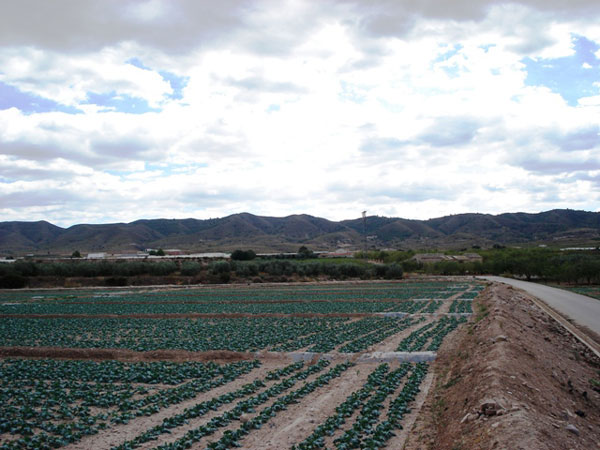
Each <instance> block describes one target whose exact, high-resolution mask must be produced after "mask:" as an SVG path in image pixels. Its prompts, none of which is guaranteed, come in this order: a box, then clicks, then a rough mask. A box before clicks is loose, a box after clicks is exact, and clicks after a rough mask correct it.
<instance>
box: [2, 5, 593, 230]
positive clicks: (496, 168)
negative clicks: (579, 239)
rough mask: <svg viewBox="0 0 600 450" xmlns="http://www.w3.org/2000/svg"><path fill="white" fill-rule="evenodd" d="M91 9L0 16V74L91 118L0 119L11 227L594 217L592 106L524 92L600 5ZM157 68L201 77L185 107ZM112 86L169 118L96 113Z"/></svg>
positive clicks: (15, 115)
mask: <svg viewBox="0 0 600 450" xmlns="http://www.w3.org/2000/svg"><path fill="white" fill-rule="evenodd" d="M28 1H31V0H28ZM62 1H64V2H66V1H67V0H62ZM24 3H27V2H24ZM81 4H84V5H86V6H85V7H82V6H81ZM81 4H80V3H78V2H75V3H73V5H72V6H73V8H72V9H71V10H68V12H67V13H65V16H64V17H61V18H57V20H58V22H59V23H60V24H61V26H62V27H63V28H64V29H63V30H62V31H61V32H58V31H57V30H56V26H58V25H56V24H53V23H52V24H50V25H49V27H48V28H47V29H38V28H36V21H35V20H32V22H31V24H30V23H27V24H26V25H27V26H26V27H25V28H26V29H24V30H15V29H14V28H15V26H13V25H10V24H8V23H7V21H6V20H5V19H0V25H2V24H4V25H6V26H9V28H11V29H12V33H10V32H8V31H6V30H4V31H0V67H2V72H1V73H0V81H3V82H4V83H8V84H10V85H13V86H16V87H18V88H19V89H20V90H21V91H23V92H28V93H32V94H35V95H38V96H41V97H44V98H48V99H52V100H54V101H56V102H59V103H61V104H65V105H72V106H74V107H77V108H80V109H81V110H82V111H83V113H82V114H76V115H73V114H65V113H59V112H47V113H37V114H27V113H25V112H21V111H19V110H18V109H15V108H11V109H4V110H0V204H1V205H2V206H1V207H0V213H2V214H3V217H5V218H6V220H9V219H22V220H36V219H41V218H44V219H49V220H51V221H55V222H57V223H60V224H62V225H65V224H71V223H75V222H82V221H116V220H119V221H128V220H135V219H138V218H152V217H199V218H206V217H216V216H223V215H226V214H231V213H236V212H240V211H249V212H252V213H255V214H268V215H285V214H292V213H309V214H314V215H320V216H324V217H327V218H331V219H344V218H351V217H356V216H357V215H358V214H359V213H360V211H362V210H363V209H365V208H367V209H368V210H369V211H370V213H373V214H385V215H394V216H403V217H410V218H429V217H436V216H440V215H443V214H452V213H459V212H476V211H479V212H492V213H498V212H505V211H514V210H517V209H518V210H522V211H539V210H540V209H550V208H553V207H563V206H571V207H581V208H585V209H598V207H600V186H599V184H598V183H594V182H592V181H590V180H589V179H588V178H589V177H591V176H592V175H591V174H592V173H595V172H594V171H598V170H600V166H598V164H599V163H598V160H597V158H596V156H595V154H596V153H597V150H598V149H597V147H598V141H597V140H596V136H595V135H594V124H597V123H600V104H599V102H598V99H597V96H589V97H586V98H582V99H580V100H579V104H578V106H575V107H573V106H569V105H568V104H567V103H566V101H565V100H564V99H563V98H562V97H561V96H560V95H559V94H556V93H553V92H552V91H551V90H550V89H549V88H544V87H530V86H526V85H525V79H526V76H527V74H526V72H525V65H524V64H523V63H522V59H523V57H524V56H530V57H532V58H546V59H547V58H558V57H563V56H568V55H572V54H573V52H574V48H573V40H572V36H571V33H572V32H574V31H576V30H581V29H590V30H591V29H592V28H593V22H594V23H595V21H594V19H595V18H596V17H597V16H598V14H599V8H598V7H597V6H594V5H591V4H590V5H589V8H588V9H586V4H585V3H584V2H579V1H575V2H573V3H572V4H570V5H565V4H563V3H559V2H554V1H551V2H545V3H542V2H538V1H527V2H520V3H517V2H513V3H509V4H505V3H502V4H500V3H497V2H492V1H489V2H480V3H474V2H463V1H460V2H453V3H452V4H448V5H445V6H444V5H437V6H436V8H434V7H433V6H432V5H431V4H429V3H423V4H419V5H416V4H415V3H414V2H405V1H380V2H361V1H345V2H332V1H331V2H319V3H313V2H304V1H288V2H285V3H284V4H279V3H276V2H269V1H268V2H257V3H254V4H247V3H244V2H236V1H226V2H219V3H215V4H213V3H206V4H205V3H203V2H200V3H198V2H193V1H191V0H190V1H184V2H178V3H172V2H164V1H163V2H161V1H157V0H152V1H146V2H134V1H128V2H112V1H110V2H107V3H106V5H107V6H106V10H103V11H101V12H100V15H99V16H96V15H94V16H92V12H94V13H98V11H95V8H94V7H92V6H91V3H85V2H81ZM30 6H31V5H30ZM121 8H122V9H121ZM10 9H11V10H12V14H13V15H14V16H15V17H16V18H17V19H18V18H21V19H19V20H21V22H19V20H15V21H14V22H15V23H20V24H21V25H22V26H23V20H24V19H22V14H23V11H21V10H20V7H17V6H14V5H12V6H11V7H10ZM582 11H584V13H582ZM116 12H119V15H118V17H116V16H115V21H114V22H113V23H112V24H111V26H110V27H108V29H103V28H102V27H100V25H99V24H100V20H101V19H102V18H103V17H104V19H106V17H112V16H111V14H115V13H116ZM121 13H122V14H121ZM401 18H406V20H405V19H402V20H400V19H401ZM196 19H197V20H199V22H198V23H197V24H196V26H192V22H193V21H194V20H196ZM396 19H398V20H396ZM2 20H4V22H2ZM77 21H82V23H84V24H86V25H87V26H88V27H87V29H88V34H89V35H88V36H87V40H86V38H85V37H86V35H85V33H84V32H83V28H82V27H81V26H80V25H76V22H77ZM77 23H78V22H77ZM307 24H308V25H307ZM38 25H39V24H38ZM575 25H577V27H575ZM580 25H581V27H579V26H580ZM69 26H70V28H69ZM586 26H587V28H586ZM0 28H1V27H0ZM49 29H51V31H53V33H54V34H52V35H50V33H49ZM151 31H153V32H151ZM586 36H588V38H589V39H592V38H593V37H594V36H595V35H592V34H590V35H586ZM176 38H178V39H176ZM597 38H598V39H600V36H597ZM161 39H163V40H161ZM77 40H83V41H82V42H77ZM132 58H136V59H137V60H139V61H141V62H142V63H143V64H144V65H145V66H147V67H149V68H150V70H145V69H142V68H139V67H135V66H134V65H132V64H129V63H127V61H129V60H131V59H132ZM160 71H168V72H172V73H175V74H177V75H178V76H185V77H188V78H189V79H188V82H187V85H186V86H185V87H184V88H183V90H182V97H183V98H181V99H172V98H170V97H169V96H170V94H172V93H173V89H172V87H171V85H170V84H169V83H168V81H166V80H165V78H164V77H163V76H161V74H160V73H159V72H160ZM111 92H114V93H115V95H117V96H119V95H120V96H129V97H137V98H140V99H143V100H145V101H146V102H147V103H148V105H149V106H150V107H155V108H158V109H160V111H157V112H151V113H146V114H126V113H124V112H114V111H113V112H100V111H101V110H103V109H105V108H102V107H100V106H97V105H96V106H94V105H86V104H85V103H84V102H85V101H86V98H88V97H89V96H90V93H111Z"/></svg>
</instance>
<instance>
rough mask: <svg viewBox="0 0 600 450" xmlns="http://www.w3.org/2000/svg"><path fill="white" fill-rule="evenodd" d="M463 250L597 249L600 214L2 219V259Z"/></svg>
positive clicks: (0, 228) (567, 210) (245, 215)
mask: <svg viewBox="0 0 600 450" xmlns="http://www.w3.org/2000/svg"><path fill="white" fill-rule="evenodd" d="M365 235H366V241H367V246H368V248H370V249H371V248H395V249H433V248H440V249H461V248H470V247H471V246H473V245H476V246H480V247H490V246H492V245H493V244H501V245H530V244H547V245H548V244H549V245H560V246H572V245H593V246H594V247H595V246H597V245H598V244H600V213H598V212H588V211H576V210H570V209H555V210H551V211H546V212H541V213H537V214H528V213H505V214H499V215H490V214H457V215H451V216H445V217H440V218H436V219H429V220H409V219H401V218H393V217H380V216H369V217H367V218H366V234H365V229H364V224H363V220H362V219H361V218H359V219H352V220H342V221H339V222H335V221H330V220H327V219H323V218H319V217H313V216H309V215H306V214H299V215H291V216H287V217H262V216H256V215H253V214H249V213H241V214H233V215H230V216H227V217H223V218H218V219H207V220H198V219H151V220H136V221H135V222H131V223H112V224H80V225H73V226H71V227H68V228H61V227H58V226H56V225H53V224H51V223H49V222H46V221H38V222H0V255H4V256H6V255H13V254H14V255H21V254H27V253H34V254H70V253H71V252H72V251H74V250H79V251H80V252H82V253H83V252H121V253H122V252H132V251H139V250H144V249H147V248H164V249H167V248H178V249H181V250H184V251H193V252H206V251H231V250H234V249H236V248H244V249H253V250H255V251H257V252H280V251H296V250H297V249H298V247H299V246H301V245H304V246H307V247H309V248H310V249H311V250H335V249H340V248H346V249H361V248H363V246H364V243H365Z"/></svg>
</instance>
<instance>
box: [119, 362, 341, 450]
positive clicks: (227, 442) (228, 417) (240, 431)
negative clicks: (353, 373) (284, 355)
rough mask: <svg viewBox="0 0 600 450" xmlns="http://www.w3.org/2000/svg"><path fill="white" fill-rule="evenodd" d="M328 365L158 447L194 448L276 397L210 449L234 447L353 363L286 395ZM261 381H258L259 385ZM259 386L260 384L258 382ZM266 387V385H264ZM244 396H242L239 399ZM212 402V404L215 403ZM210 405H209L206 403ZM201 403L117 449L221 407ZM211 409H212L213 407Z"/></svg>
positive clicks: (289, 380) (126, 449)
mask: <svg viewBox="0 0 600 450" xmlns="http://www.w3.org/2000/svg"><path fill="white" fill-rule="evenodd" d="M328 365H329V363H328V362H327V361H324V360H321V361H319V362H318V363H317V364H315V365H313V366H310V367H309V368H308V369H306V370H304V371H302V372H300V373H297V374H296V375H293V376H291V377H289V378H286V379H285V380H283V381H281V382H279V383H277V384H275V385H273V386H271V387H269V388H267V389H266V390H264V391H262V392H259V393H258V394H256V395H253V396H252V397H249V398H246V399H244V400H241V401H239V402H238V403H237V404H236V405H235V406H234V407H233V408H232V409H230V410H228V411H225V412H223V413H222V414H220V415H218V416H215V417H212V418H211V419H210V420H209V421H207V422H206V423H204V424H202V425H199V426H198V427H196V428H193V429H191V430H189V431H188V432H186V433H185V435H184V436H182V437H181V438H179V439H177V440H175V441H174V442H171V443H167V444H163V445H161V446H159V447H157V448H160V449H183V448H189V447H191V446H192V445H193V444H194V443H195V442H197V441H199V440H201V439H202V438H204V437H206V436H210V435H212V434H213V433H215V432H216V431H217V430H219V429H220V428H225V427H228V426H229V425H230V424H231V423H233V422H234V421H239V419H240V418H241V416H242V415H247V414H253V413H255V412H256V410H257V409H258V407H259V406H261V405H263V404H265V403H267V402H268V401H269V400H271V399H273V398H275V401H274V402H273V403H272V404H271V405H269V406H267V407H265V408H263V409H262V410H261V411H260V412H258V414H256V415H255V416H254V417H252V418H251V419H250V420H248V421H246V422H243V423H241V422H240V423H241V425H240V426H239V428H237V429H234V430H226V431H225V433H224V434H223V436H222V438H221V439H220V440H219V441H217V442H215V443H209V444H208V448H229V447H231V446H239V443H238V441H240V440H241V439H243V438H244V437H245V436H246V435H247V434H248V433H249V432H250V431H251V430H253V429H257V428H260V427H261V426H262V425H263V424H264V423H266V422H268V421H269V420H270V419H271V418H272V417H274V416H275V415H276V414H277V413H278V412H279V411H282V410H284V409H286V407H287V406H288V405H289V404H291V403H297V402H299V401H300V400H301V399H302V398H303V397H305V396H306V395H308V394H310V393H311V392H313V391H314V390H315V389H317V388H319V387H321V386H323V385H325V384H328V383H329V382H330V381H331V380H332V379H333V378H336V377H339V376H340V375H341V374H342V373H343V372H344V371H345V370H347V369H348V368H349V367H350V366H352V363H349V362H346V363H343V364H338V365H337V366H335V367H333V368H332V369H330V370H329V371H328V372H326V373H325V374H322V375H319V376H318V377H317V378H316V379H315V380H314V381H307V382H305V383H304V384H303V385H302V386H301V387H300V388H299V389H297V390H295V391H292V392H290V393H289V394H284V395H280V394H282V393H284V392H285V391H287V390H289V389H290V388H292V387H293V386H294V385H295V384H297V383H298V381H299V380H302V379H306V378H307V377H308V376H309V375H312V374H315V373H318V372H320V371H321V370H323V368H325V367H326V366H328ZM260 383H262V382H258V384H260ZM255 384H257V382H255ZM251 386H252V385H251ZM263 386H264V384H263ZM238 398H242V396H241V395H240V397H238ZM225 400H227V401H226V402H227V403H230V402H231V401H232V400H233V399H231V398H230V397H227V398H226V399H225ZM212 401H213V400H211V401H210V402H212ZM204 403H208V402H204ZM204 403H202V404H198V405H195V406H194V407H192V408H189V409H186V410H185V411H184V412H183V413H181V414H179V415H176V416H173V417H169V418H167V419H165V420H164V421H163V423H162V424H161V425H159V426H157V427H154V428H152V429H151V430H148V431H147V432H145V433H143V434H142V435H140V436H138V437H137V438H135V439H134V440H131V441H127V442H125V443H123V444H121V445H120V446H119V447H116V449H119V450H129V449H133V448H136V447H137V446H139V445H141V444H143V443H145V442H147V441H149V440H154V439H157V437H158V436H160V435H161V434H165V433H169V434H170V433H172V430H174V429H176V428H177V427H179V426H181V425H184V424H186V423H188V421H189V420H190V419H196V418H198V417H201V416H203V415H205V414H206V413H207V412H208V411H210V410H216V409H218V407H219V406H220V404H219V403H217V404H214V405H208V404H204ZM210 406H212V408H211V407H210Z"/></svg>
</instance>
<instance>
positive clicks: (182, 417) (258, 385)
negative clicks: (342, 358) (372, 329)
mask: <svg viewBox="0 0 600 450" xmlns="http://www.w3.org/2000/svg"><path fill="white" fill-rule="evenodd" d="M328 365H329V362H327V361H325V360H321V361H319V362H318V363H317V364H315V365H313V366H310V367H309V368H307V369H306V370H303V371H301V372H298V370H300V369H301V368H302V367H303V366H304V364H303V363H295V364H291V365H289V366H286V367H284V368H283V369H281V370H280V371H279V375H278V376H281V374H284V373H285V374H286V375H292V374H293V375H292V376H290V377H288V378H286V379H285V380H283V381H282V382H280V383H277V384H275V385H273V386H271V387H270V388H268V389H266V390H265V391H263V392H261V393H260V394H258V395H255V396H253V397H250V398H248V399H247V400H244V401H243V402H240V403H238V405H236V407H237V408H240V409H243V410H248V409H251V407H252V406H257V405H259V404H261V403H264V402H265V401H266V400H268V399H269V398H270V397H273V396H275V395H278V394H279V393H281V392H283V391H284V390H286V389H289V388H290V387H292V386H293V385H294V384H296V383H297V381H298V380H302V379H306V378H307V377H308V376H310V375H312V374H314V373H318V372H320V371H321V370H322V369H323V368H325V367H327V366H328ZM295 372H297V373H295ZM273 373H274V372H269V374H267V376H266V377H265V379H264V380H256V381H255V382H253V383H250V384H247V385H244V386H243V387H242V388H241V389H238V390H236V391H234V392H228V393H226V394H223V395H220V396H219V397H216V398H213V399H211V400H208V401H204V402H201V403H197V404H195V405H194V406H192V407H190V408H186V409H185V410H184V411H183V412H181V413H179V414H175V415H173V416H170V417H167V418H165V419H164V420H163V421H162V423H161V424H160V425H156V426H155V427H153V428H151V429H149V430H146V431H144V432H143V433H141V434H139V435H138V436H136V437H135V438H134V439H131V440H129V441H126V442H124V443H122V444H121V445H119V446H118V447H116V449H119V450H125V449H133V448H136V447H139V446H140V445H142V444H144V443H146V442H148V441H151V440H155V439H157V438H158V436H160V435H162V434H167V433H171V430H173V429H175V428H177V427H180V426H182V425H184V424H185V423H187V422H188V421H189V420H192V419H197V418H199V417H202V416H204V415H205V414H207V413H208V412H209V411H216V410H217V409H218V408H219V407H221V406H222V405H224V404H229V403H232V402H233V401H235V400H237V399H241V398H244V397H248V396H250V395H252V394H255V393H256V392H258V391H259V390H260V389H262V388H264V387H266V384H265V382H267V381H270V380H271V379H272V375H271V374H273Z"/></svg>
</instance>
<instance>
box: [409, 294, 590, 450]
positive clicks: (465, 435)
mask: <svg viewBox="0 0 600 450" xmlns="http://www.w3.org/2000/svg"><path fill="white" fill-rule="evenodd" d="M474 309H475V311H476V315H475V318H474V320H473V321H472V322H471V323H470V324H468V325H467V326H466V327H461V328H460V329H459V331H458V332H457V333H456V334H455V335H454V338H453V339H448V340H446V341H445V342H444V344H443V345H442V348H441V349H440V351H439V352H438V359H437V360H436V362H435V363H434V365H433V369H434V371H435V380H434V388H433V389H431V391H430V392H429V395H428V397H427V400H426V402H425V404H424V407H423V409H422V412H421V414H420V416H419V418H418V419H417V421H416V424H415V427H414V428H413V430H412V431H411V433H410V434H409V438H408V442H407V444H406V445H405V446H404V449H405V450H416V449H420V450H421V449H436V450H444V449H448V450H457V449H463V450H468V449H511V450H513V449H515V450H516V449H524V450H525V449H527V450H531V449H536V450H537V449H540V450H546V449H547V450H560V449H567V450H568V449H598V448H600V447H599V443H600V392H599V391H598V386H597V385H594V382H592V381H590V380H592V379H595V380H598V379H599V378H600V360H599V359H598V358H597V357H596V356H594V355H593V353H592V352H591V351H590V350H589V349H588V348H587V347H585V346H584V345H583V344H581V343H580V342H579V341H578V340H576V339H575V338H574V337H573V336H572V335H570V334H568V333H567V332H566V331H565V330H564V329H563V328H562V327H560V326H559V325H558V324H557V323H556V322H555V321H554V320H553V319H551V318H550V317H549V316H548V315H547V314H546V313H544V312H542V311H541V310H540V309H539V308H538V307H537V306H535V305H534V304H533V303H532V302H531V300H530V299H529V297H528V295H527V294H525V293H524V292H522V291H519V290H516V289H513V288H511V287H508V286H506V285H500V284H494V285H492V286H491V287H490V288H488V289H487V290H486V291H484V294H483V295H480V297H479V298H478V299H476V300H475V303H474Z"/></svg>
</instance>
